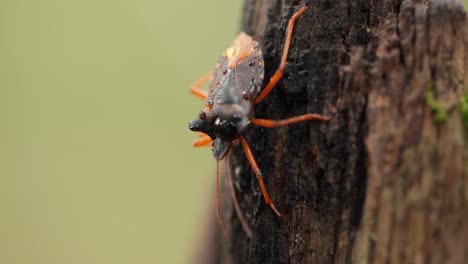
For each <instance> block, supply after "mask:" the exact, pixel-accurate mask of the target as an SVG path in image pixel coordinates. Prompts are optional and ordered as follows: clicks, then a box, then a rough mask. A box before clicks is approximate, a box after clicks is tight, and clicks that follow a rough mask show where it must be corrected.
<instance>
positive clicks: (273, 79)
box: [254, 6, 307, 104]
mask: <svg viewBox="0 0 468 264" xmlns="http://www.w3.org/2000/svg"><path fill="white" fill-rule="evenodd" d="M306 10H307V6H303V7H302V8H301V9H300V10H299V11H297V13H295V14H294V15H293V16H292V17H291V19H289V23H288V32H287V35H286V41H285V43H284V48H283V55H282V57H281V63H280V66H279V67H278V69H277V70H276V72H275V74H273V76H272V77H271V78H270V80H269V81H268V84H267V85H266V86H265V89H263V91H262V92H261V93H260V94H259V95H258V97H257V98H256V99H255V101H254V104H258V103H260V102H261V101H262V100H263V99H264V98H265V97H266V96H267V95H268V94H269V93H270V92H271V90H273V88H274V87H275V86H276V84H278V82H279V80H281V78H282V77H283V74H284V68H285V67H286V59H287V58H288V53H289V45H290V44H291V37H292V32H293V28H294V23H295V22H296V20H297V18H298V17H299V16H300V15H301V14H302V13H304V11H306Z"/></svg>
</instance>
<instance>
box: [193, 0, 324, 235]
mask: <svg viewBox="0 0 468 264" xmlns="http://www.w3.org/2000/svg"><path fill="white" fill-rule="evenodd" d="M306 10H307V7H306V6H303V7H302V8H301V9H300V10H299V11H297V12H296V13H295V14H294V15H293V16H292V18H291V19H290V20H289V24H288V29H287V35H286V41H285V44H284V48H283V55H282V57H281V63H280V65H279V67H278V69H277V70H276V72H275V73H274V74H273V76H272V77H271V78H270V80H269V81H268V82H267V84H266V86H265V88H264V89H263V90H262V84H263V79H264V78H263V75H264V61H263V55H262V50H261V49H260V46H259V44H258V42H257V41H255V39H254V38H252V37H251V36H249V35H247V34H246V33H244V32H242V33H240V34H239V36H238V37H237V38H236V39H235V40H234V43H233V45H232V46H231V47H229V48H228V49H226V51H225V52H224V53H223V55H222V56H221V58H220V60H219V62H218V64H217V66H216V68H215V70H214V71H212V72H210V73H208V74H207V75H205V76H203V77H202V78H200V79H199V80H197V81H195V82H194V83H193V85H192V87H191V90H190V91H191V93H192V94H193V95H195V96H197V97H199V98H201V99H204V100H205V105H204V108H203V109H202V111H201V112H200V113H199V115H198V117H197V118H196V119H195V120H193V121H191V122H190V123H189V129H190V130H192V131H198V132H200V133H201V137H200V139H198V140H197V141H195V142H194V146H196V147H200V146H208V145H210V144H212V147H213V148H212V149H213V156H214V158H215V159H216V161H217V172H216V210H217V217H218V221H219V223H220V226H221V228H222V229H223V230H224V228H223V225H222V221H221V217H220V214H219V199H218V197H219V189H218V178H219V160H222V159H223V158H225V157H226V155H227V153H228V151H229V149H230V147H231V146H232V145H233V144H234V143H236V142H237V141H240V142H241V144H242V147H243V149H244V152H245V155H246V157H247V160H248V162H249V164H250V166H251V167H252V170H253V171H254V173H255V175H256V176H257V179H258V182H259V185H260V189H261V191H262V195H263V197H264V199H265V202H266V204H267V205H269V206H270V207H271V209H272V210H273V212H274V213H275V214H276V215H278V216H279V217H281V213H280V212H279V211H278V210H277V208H276V206H275V205H274V204H273V202H272V201H271V199H270V196H269V195H268V192H267V189H266V187H265V183H264V181H263V176H262V172H261V170H260V168H259V167H258V165H257V162H256V161H255V158H254V155H253V153H252V150H251V149H250V147H249V145H248V143H247V141H246V139H245V138H244V136H243V135H242V133H243V131H244V129H245V128H246V127H247V126H249V125H250V124H251V123H252V124H254V125H257V126H262V127H269V128H274V127H280V126H287V125H289V124H294V123H298V122H302V121H307V120H318V121H323V122H325V121H328V120H329V118H328V117H326V116H323V115H319V114H312V113H309V114H304V115H300V116H296V117H291V118H288V119H284V120H269V119H257V118H254V117H253V116H254V109H255V105H257V104H258V103H260V102H262V100H263V99H264V98H265V97H266V96H267V95H268V94H269V93H270V92H271V90H272V89H273V88H274V87H275V86H276V84H277V83H278V82H279V81H280V80H281V78H282V76H283V72H284V68H285V65H286V59H287V56H288V51H289V45H290V44H291V37H292V32H293V27H294V23H295V22H296V19H297V18H298V17H299V16H300V15H301V14H302V13H303V12H304V11H306ZM209 81H211V84H210V86H209V89H208V92H206V91H204V90H202V89H200V86H201V85H202V84H204V83H207V82H209ZM225 160H226V165H227V167H228V168H229V159H228V158H226V159H225ZM228 180H229V182H230V187H231V196H232V199H233V204H234V207H235V210H236V213H237V215H238V217H239V220H240V222H241V224H242V226H243V228H244V230H245V232H246V234H247V235H248V236H249V237H252V232H251V230H250V228H249V227H248V225H247V223H246V221H245V219H244V216H243V214H242V212H241V210H240V208H239V205H238V202H237V198H236V196H235V192H234V187H233V184H232V176H231V174H230V170H229V169H228ZM223 232H224V231H223Z"/></svg>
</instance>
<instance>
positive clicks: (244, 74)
mask: <svg viewBox="0 0 468 264" xmlns="http://www.w3.org/2000/svg"><path fill="white" fill-rule="evenodd" d="M235 71H236V74H235V80H236V86H237V88H238V89H239V90H240V92H241V94H246V95H247V96H248V97H250V99H249V101H253V100H254V99H255V98H256V97H257V95H258V94H259V93H260V91H261V90H262V84H263V75H264V72H265V68H264V62H263V55H262V51H261V49H260V46H259V45H258V43H257V42H256V41H253V42H252V52H251V53H250V54H249V56H247V57H246V58H245V59H244V60H243V61H241V62H240V63H239V64H237V67H236V68H235Z"/></svg>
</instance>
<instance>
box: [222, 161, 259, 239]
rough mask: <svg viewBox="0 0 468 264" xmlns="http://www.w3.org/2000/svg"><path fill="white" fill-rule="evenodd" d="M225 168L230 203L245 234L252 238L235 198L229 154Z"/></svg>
mask: <svg viewBox="0 0 468 264" xmlns="http://www.w3.org/2000/svg"><path fill="white" fill-rule="evenodd" d="M226 170H227V177H228V181H229V187H230V191H231V197H232V204H234V209H235V210H236V214H237V217H238V218H239V222H240V223H241V226H242V228H243V229H244V232H245V233H246V234H247V236H248V237H249V238H250V239H252V238H253V235H252V230H251V229H250V227H249V225H248V224H247V221H245V217H244V214H243V213H242V210H241V209H240V206H239V201H238V200H237V197H236V192H235V190H234V183H233V181H232V174H231V166H230V165H229V156H228V155H227V156H226Z"/></svg>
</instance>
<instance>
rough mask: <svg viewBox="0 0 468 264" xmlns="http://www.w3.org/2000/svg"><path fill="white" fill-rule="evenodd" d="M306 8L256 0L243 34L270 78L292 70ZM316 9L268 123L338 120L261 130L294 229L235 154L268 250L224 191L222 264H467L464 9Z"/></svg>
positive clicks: (320, 5)
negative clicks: (252, 40) (291, 24)
mask: <svg viewBox="0 0 468 264" xmlns="http://www.w3.org/2000/svg"><path fill="white" fill-rule="evenodd" d="M303 2H304V1H267V0H262V1H260V0H245V4H244V16H243V20H242V21H243V22H242V30H243V31H245V32H247V33H248V34H250V35H253V36H255V37H256V38H257V40H258V41H259V43H260V45H261V46H262V50H263V52H264V58H265V64H266V76H267V77H268V76H271V75H272V74H273V72H274V71H275V70H276V67H277V66H278V64H279V60H280V57H281V53H282V48H283V44H284V36H285V32H286V28H287V22H288V19H289V18H290V17H291V16H292V14H293V13H294V12H295V11H297V10H298V9H299V8H300V6H301V5H303ZM428 2H429V3H428ZM305 4H306V5H307V6H308V7H309V9H308V10H307V11H306V12H305V13H304V14H303V15H302V16H301V17H300V18H299V19H298V21H297V24H296V26H295V28H294V32H293V40H292V42H291V49H290V53H289V56H288V63H287V66H286V70H285V76H284V77H283V79H282V81H280V83H279V85H278V86H277V87H276V88H275V89H274V90H273V92H272V93H271V94H270V95H269V96H268V97H267V99H265V100H264V101H263V102H262V103H260V104H259V105H257V107H256V108H255V113H256V114H255V116H256V117H258V118H269V119H284V118H287V117H292V116H297V115H300V114H303V113H311V112H313V113H322V114H324V115H327V116H329V117H331V121H330V122H329V123H319V122H305V123H300V124H296V125H291V126H289V127H283V128H278V129H267V128H260V127H254V126H251V127H250V128H249V129H248V131H247V133H246V139H247V141H248V142H249V144H250V145H251V148H252V151H253V153H254V155H255V157H256V159H257V162H258V164H259V167H260V168H261V170H262V172H263V175H264V178H265V182H266V186H267V189H268V191H269V193H270V195H271V198H272V200H273V202H274V203H275V205H276V206H277V208H278V209H279V211H280V212H281V213H282V214H283V218H282V219H280V218H278V217H277V216H276V215H275V214H274V213H273V212H272V210H271V209H270V208H269V207H268V206H267V205H266V204H265V202H264V199H263V197H262V195H261V192H260V189H259V185H258V182H257V180H256V177H255V176H254V174H253V172H252V170H251V168H250V166H249V164H248V162H247V160H246V158H245V156H244V154H243V151H242V149H241V148H240V147H235V148H234V149H233V150H232V151H231V153H230V161H231V168H229V169H231V170H232V174H233V176H234V182H235V188H236V193H237V196H238V199H239V202H240V207H241V208H242V210H243V212H244V213H245V214H246V219H247V222H248V224H249V225H250V226H251V228H252V230H253V233H254V238H253V239H251V240H250V239H249V238H248V237H247V236H246V234H245V233H244V232H243V230H242V227H241V225H240V223H239V220H238V218H237V217H236V215H235V214H234V213H232V212H233V210H232V206H231V200H230V199H229V195H228V194H229V192H228V191H227V190H226V191H224V193H223V194H222V196H223V199H222V204H221V209H222V214H223V218H224V222H225V225H226V226H227V231H228V235H227V238H226V239H222V238H220V236H219V235H217V236H215V237H216V238H215V239H214V240H213V246H211V249H212V250H211V253H210V254H211V256H210V259H211V260H212V261H211V262H212V263H318V264H320V263H327V264H328V263H466V262H465V260H468V246H467V244H466V240H467V239H468V210H467V205H468V192H467V190H468V144H467V143H468V30H467V23H466V14H465V11H464V10H463V7H462V6H461V4H460V3H459V2H458V1H449V0H445V1H442V0H440V1H398V0H394V1H384V0H367V1H366V0H362V1H354V0H352V1H349V0H329V1H322V0H310V1H305ZM222 177H223V178H225V176H224V175H222ZM210 206H211V205H210ZM213 228H217V229H219V228H218V227H217V226H215V225H214V226H213ZM206 239H207V238H203V240H206ZM205 260H207V259H205ZM204 263H207V262H204Z"/></svg>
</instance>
